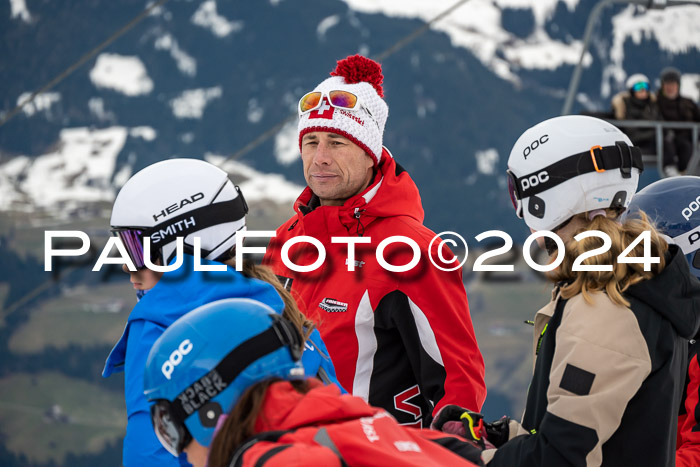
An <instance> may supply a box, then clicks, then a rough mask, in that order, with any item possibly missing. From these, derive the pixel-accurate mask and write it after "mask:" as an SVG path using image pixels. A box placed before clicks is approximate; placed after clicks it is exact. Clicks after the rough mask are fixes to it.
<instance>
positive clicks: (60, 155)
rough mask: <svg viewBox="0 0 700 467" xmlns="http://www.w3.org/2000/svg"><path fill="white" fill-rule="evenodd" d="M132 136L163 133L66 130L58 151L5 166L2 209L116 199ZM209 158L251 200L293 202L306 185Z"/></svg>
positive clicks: (62, 207) (63, 209)
mask: <svg viewBox="0 0 700 467" xmlns="http://www.w3.org/2000/svg"><path fill="white" fill-rule="evenodd" d="M129 137H130V138H139V139H143V140H146V141H152V140H154V139H155V138H156V137H157V132H156V131H155V130H154V129H153V128H150V127H133V128H130V129H129V128H125V127H119V126H115V127H109V128H105V129H101V130H91V129H89V128H71V129H65V130H63V131H61V135H60V141H59V142H58V144H57V148H56V150H54V151H52V152H50V153H47V154H42V155H40V156H38V157H34V158H30V157H27V156H18V157H15V158H13V159H11V160H9V161H8V162H5V163H3V164H0V210H11V209H12V210H20V211H28V212H29V211H33V210H35V209H37V208H39V209H42V210H45V211H47V212H48V213H49V214H54V215H56V216H59V217H61V216H65V215H67V214H69V213H70V212H71V211H73V210H74V209H76V208H78V207H80V206H81V205H83V204H84V203H94V202H101V201H102V202H112V201H113V200H114V197H115V195H116V193H117V191H118V189H119V188H120V187H121V186H122V185H123V184H124V183H126V181H127V180H128V179H129V177H130V176H131V175H132V168H131V167H130V166H129V165H128V164H127V165H123V166H122V167H121V169H120V170H119V171H118V172H116V173H115V167H116V161H117V157H118V155H119V153H120V151H121V150H122V149H123V147H124V144H125V142H126V140H127V138H129ZM204 158H205V160H207V161H209V162H211V163H212V164H214V165H217V166H220V167H221V168H222V169H223V170H225V171H227V172H229V174H231V175H232V176H235V177H236V179H242V180H243V182H241V183H240V187H241V190H242V191H243V193H244V194H245V197H246V199H247V200H248V201H250V202H256V201H261V200H271V201H274V202H276V203H281V204H287V205H288V204H291V203H292V202H293V201H294V200H295V199H296V197H297V196H298V195H299V193H301V191H302V189H303V187H301V186H299V185H296V184H293V183H290V182H288V181H287V180H285V179H284V177H283V176H281V175H278V174H265V173H262V172H259V171H256V170H253V169H251V168H250V167H248V166H246V165H245V164H242V163H240V162H236V161H225V157H224V156H217V155H213V154H205V157H204Z"/></svg>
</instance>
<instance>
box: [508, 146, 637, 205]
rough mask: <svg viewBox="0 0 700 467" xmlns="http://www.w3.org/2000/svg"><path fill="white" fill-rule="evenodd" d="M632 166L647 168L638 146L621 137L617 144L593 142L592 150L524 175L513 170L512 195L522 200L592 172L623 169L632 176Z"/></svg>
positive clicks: (510, 174)
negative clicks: (599, 144) (514, 172)
mask: <svg viewBox="0 0 700 467" xmlns="http://www.w3.org/2000/svg"><path fill="white" fill-rule="evenodd" d="M632 168H635V169H639V171H640V172H641V171H643V170H644V163H643V162H642V153H641V151H640V150H639V148H638V147H636V146H629V145H627V144H626V143H625V142H623V141H617V142H616V143H615V145H614V146H605V147H601V146H593V147H592V148H591V149H589V150H588V151H584V152H580V153H578V154H574V155H572V156H569V157H567V158H565V159H562V160H560V161H557V162H555V163H554V164H552V165H549V166H547V167H544V168H542V169H540V170H538V171H537V172H533V173H530V174H527V175H524V176H522V177H517V176H516V175H515V174H513V173H512V172H510V171H509V172H508V177H509V178H511V179H512V188H511V186H510V184H509V189H512V195H514V196H515V198H516V199H517V200H522V199H524V198H529V197H530V196H534V195H537V194H540V193H542V192H543V191H546V190H549V189H550V188H554V187H555V186H557V185H559V184H561V183H564V182H565V181H567V180H569V179H571V178H574V177H576V176H578V175H584V174H587V173H591V172H598V173H602V172H605V171H606V170H614V169H620V172H622V178H631V177H632ZM554 174H556V175H554Z"/></svg>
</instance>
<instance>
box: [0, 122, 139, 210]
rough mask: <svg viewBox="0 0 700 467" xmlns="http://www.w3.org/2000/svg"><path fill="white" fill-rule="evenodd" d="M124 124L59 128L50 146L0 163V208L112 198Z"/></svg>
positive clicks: (68, 205) (64, 204)
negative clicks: (34, 154) (56, 139)
mask: <svg viewBox="0 0 700 467" xmlns="http://www.w3.org/2000/svg"><path fill="white" fill-rule="evenodd" d="M127 135H128V130H127V128H124V127H111V128H105V129H101V130H91V129H89V128H70V129H64V130H61V133H60V141H59V144H58V145H57V146H58V148H57V149H56V150H55V151H54V152H50V153H47V154H43V155H40V156H38V157H36V158H33V159H30V158H28V157H25V156H20V157H17V158H14V159H12V160H11V161H9V162H7V163H5V164H2V165H0V209H2V210H7V209H11V208H14V209H23V208H24V209H28V210H33V209H34V207H39V208H45V209H49V208H54V207H61V208H71V207H75V206H78V205H79V204H80V203H84V202H96V201H107V202H111V201H112V200H113V199H114V195H115V187H114V185H113V184H112V182H111V178H112V174H113V173H114V167H115V163H116V160H117V156H118V155H119V152H120V151H121V150H122V148H123V147H124V143H125V142H126V138H127Z"/></svg>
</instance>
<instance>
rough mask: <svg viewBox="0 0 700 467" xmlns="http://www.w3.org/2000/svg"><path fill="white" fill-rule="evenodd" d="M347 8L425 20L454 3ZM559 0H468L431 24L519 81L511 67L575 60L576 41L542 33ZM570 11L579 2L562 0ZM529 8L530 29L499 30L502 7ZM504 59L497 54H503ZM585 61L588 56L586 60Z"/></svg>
mask: <svg viewBox="0 0 700 467" xmlns="http://www.w3.org/2000/svg"><path fill="white" fill-rule="evenodd" d="M343 1H345V3H347V4H348V5H349V6H350V8H352V9H353V10H356V11H360V12H362V13H381V14H384V15H386V16H394V17H401V18H417V19H421V20H423V21H429V20H431V19H433V18H434V17H436V16H437V15H438V14H440V13H442V12H443V11H444V10H446V9H447V8H449V7H450V6H451V5H453V4H454V0H433V1H431V2H426V1H424V0H389V1H384V2H375V1H373V0H343ZM558 2H559V0H536V1H535V0H470V1H469V2H467V3H465V4H464V5H462V6H460V7H459V8H457V9H456V10H454V11H453V12H452V13H451V14H450V15H448V16H447V17H445V18H443V19H441V20H440V21H437V22H436V23H434V24H433V25H432V26H431V28H432V29H434V30H436V31H442V32H444V33H446V34H447V35H448V36H449V38H450V40H451V41H452V44H453V45H454V46H456V47H464V48H466V49H469V50H470V51H472V53H474V55H475V56H476V57H477V58H478V59H479V60H480V61H481V62H482V63H483V64H484V65H485V66H487V67H488V68H489V69H491V70H492V71H493V72H494V73H496V74H497V75H498V76H500V77H501V78H504V79H507V80H510V81H513V82H518V81H519V79H518V77H517V75H516V72H515V69H516V68H518V67H522V68H530V69H546V70H553V69H555V68H557V67H559V66H561V65H567V64H573V63H575V62H576V61H577V60H578V56H579V54H580V51H581V44H580V43H579V42H577V41H573V42H571V43H566V42H561V41H558V40H554V39H552V38H551V37H549V35H548V34H547V32H546V31H545V28H544V26H545V23H546V20H547V19H549V18H551V16H552V14H553V13H554V11H555V9H556V6H557V4H558ZM565 3H566V5H567V7H568V8H569V9H573V8H575V7H576V5H577V4H578V0H566V2H565ZM506 7H508V8H529V9H531V10H532V12H533V15H534V17H535V32H534V33H533V34H532V35H531V36H530V37H528V38H526V39H521V38H519V37H516V36H515V35H513V34H511V33H510V32H508V31H506V30H505V29H503V26H502V24H501V16H502V13H501V9H502V8H506ZM506 54H507V56H506V59H503V58H501V56H502V55H506ZM587 60H588V61H589V62H590V57H588V58H587Z"/></svg>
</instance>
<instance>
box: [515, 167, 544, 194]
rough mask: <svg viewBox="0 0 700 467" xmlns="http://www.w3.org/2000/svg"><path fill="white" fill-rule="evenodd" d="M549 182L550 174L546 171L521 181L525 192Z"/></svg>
mask: <svg viewBox="0 0 700 467" xmlns="http://www.w3.org/2000/svg"><path fill="white" fill-rule="evenodd" d="M547 180H549V174H548V173H547V171H546V170H543V171H542V172H540V173H537V174H535V175H530V176H529V177H527V178H523V179H522V180H520V186H521V187H522V188H523V191H525V190H527V189H528V188H531V187H535V186H537V185H539V184H540V183H544V182H546V181H547Z"/></svg>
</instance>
